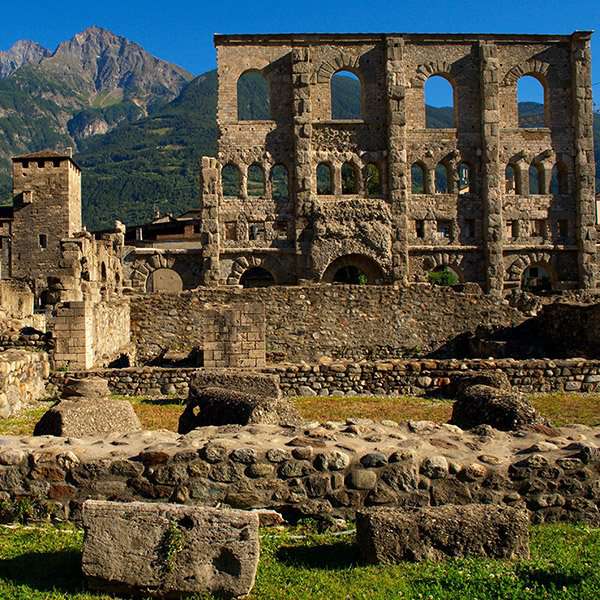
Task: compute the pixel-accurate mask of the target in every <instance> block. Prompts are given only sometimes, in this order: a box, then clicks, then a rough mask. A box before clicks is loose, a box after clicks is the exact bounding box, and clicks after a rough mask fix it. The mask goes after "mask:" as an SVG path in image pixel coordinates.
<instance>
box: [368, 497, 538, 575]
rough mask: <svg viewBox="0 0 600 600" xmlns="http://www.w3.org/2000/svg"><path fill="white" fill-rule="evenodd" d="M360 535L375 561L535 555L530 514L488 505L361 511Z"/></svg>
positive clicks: (510, 557)
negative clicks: (530, 551) (531, 543)
mask: <svg viewBox="0 0 600 600" xmlns="http://www.w3.org/2000/svg"><path fill="white" fill-rule="evenodd" d="M356 537H357V543H358V546H359V548H360V552H361V555H362V558H363V560H365V561H366V562H369V563H395V562H400V561H406V560H408V561H416V562H418V561H423V560H443V559H445V558H449V557H453V558H463V557H477V556H481V557H489V558H498V559H516V558H529V515H528V513H527V511H526V510H525V509H518V508H512V507H510V506H493V505H488V504H466V505H464V506H458V505H445V506H436V507H419V508H374V509H369V510H365V511H361V512H358V513H357V515H356Z"/></svg>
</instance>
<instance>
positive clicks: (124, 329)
mask: <svg viewBox="0 0 600 600" xmlns="http://www.w3.org/2000/svg"><path fill="white" fill-rule="evenodd" d="M49 327H50V330H51V331H52V335H53V340H54V344H55V350H54V354H53V356H52V362H53V366H54V368H64V367H67V368H70V369H89V368H92V367H94V366H97V367H103V366H107V365H108V364H110V363H111V362H112V361H113V360H115V359H117V358H119V357H120V356H121V354H127V355H128V354H129V353H130V352H131V348H130V339H131V338H130V313H129V300H128V299H127V298H114V299H112V300H110V301H101V302H91V301H83V302H63V303H60V304H58V305H57V306H56V307H55V310H54V312H53V315H52V319H51V321H50V323H49Z"/></svg>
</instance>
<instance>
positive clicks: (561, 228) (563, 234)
mask: <svg viewBox="0 0 600 600" xmlns="http://www.w3.org/2000/svg"><path fill="white" fill-rule="evenodd" d="M557 229H558V237H559V238H560V239H561V240H566V239H567V238H568V237H569V221H568V220H567V219H559V220H558V224H557Z"/></svg>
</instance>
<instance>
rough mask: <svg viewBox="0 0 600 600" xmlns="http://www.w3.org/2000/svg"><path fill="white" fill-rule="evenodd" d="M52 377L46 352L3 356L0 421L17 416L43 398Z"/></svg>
mask: <svg viewBox="0 0 600 600" xmlns="http://www.w3.org/2000/svg"><path fill="white" fill-rule="evenodd" d="M49 375H50V365H49V362H48V355H47V354H46V353H45V352H28V351H26V350H7V351H5V352H0V417H1V418H6V417H10V416H12V415H14V414H17V413H18V412H19V411H20V410H21V409H22V408H24V407H25V406H27V405H28V404H31V403H33V402H35V401H36V400H40V399H42V398H44V397H45V391H46V382H47V379H48V376H49Z"/></svg>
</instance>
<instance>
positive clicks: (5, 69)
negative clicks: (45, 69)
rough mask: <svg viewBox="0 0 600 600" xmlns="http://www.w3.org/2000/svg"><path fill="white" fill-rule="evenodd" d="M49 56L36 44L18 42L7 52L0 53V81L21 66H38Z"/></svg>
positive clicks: (25, 41)
mask: <svg viewBox="0 0 600 600" xmlns="http://www.w3.org/2000/svg"><path fill="white" fill-rule="evenodd" d="M50 54H51V52H50V50H47V49H46V48H44V47H43V46H41V45H40V44H38V43H37V42H32V41H31V40H18V41H16V42H15V43H14V44H13V45H12V46H11V48H10V49H9V50H6V51H4V52H3V51H0V79H5V78H6V77H9V76H10V75H12V73H14V72H15V71H16V70H17V69H18V68H19V67H21V66H23V65H28V64H35V65H37V64H39V63H40V62H41V61H42V59H44V58H46V57H47V56H50Z"/></svg>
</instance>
